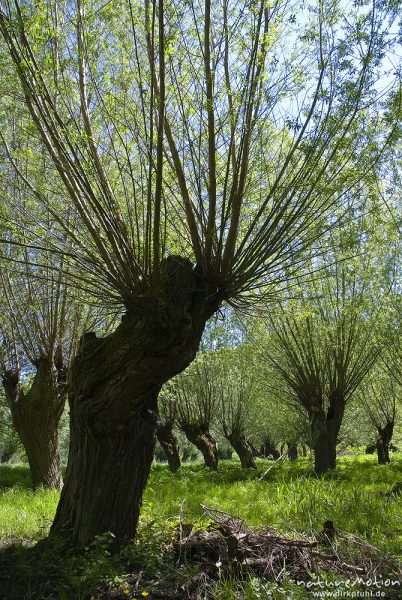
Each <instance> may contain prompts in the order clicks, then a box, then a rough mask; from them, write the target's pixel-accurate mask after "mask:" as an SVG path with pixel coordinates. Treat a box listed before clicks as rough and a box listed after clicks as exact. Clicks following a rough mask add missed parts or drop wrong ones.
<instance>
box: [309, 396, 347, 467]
mask: <svg viewBox="0 0 402 600" xmlns="http://www.w3.org/2000/svg"><path fill="white" fill-rule="evenodd" d="M344 409H345V403H344V400H343V397H342V396H341V395H338V394H335V393H334V394H333V395H332V396H331V402H330V406H329V408H328V411H327V412H325V411H324V410H323V409H316V410H314V411H313V412H312V413H311V416H310V427H311V439H312V446H313V449H314V471H315V473H316V474H317V475H321V474H322V473H325V472H326V471H329V470H332V469H335V468H336V445H337V442H338V434H339V430H340V428H341V424H342V419H343V414H344Z"/></svg>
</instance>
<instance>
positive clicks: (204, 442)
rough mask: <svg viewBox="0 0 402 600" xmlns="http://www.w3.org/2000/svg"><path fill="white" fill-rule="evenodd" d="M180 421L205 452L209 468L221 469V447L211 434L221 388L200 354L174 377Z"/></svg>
mask: <svg viewBox="0 0 402 600" xmlns="http://www.w3.org/2000/svg"><path fill="white" fill-rule="evenodd" d="M174 389H175V394H176V396H177V401H178V402H177V421H178V424H179V426H180V428H181V429H182V430H183V431H184V433H185V435H186V437H187V439H188V440H189V442H191V443H192V444H194V446H195V447H196V448H198V450H199V451H200V452H201V453H202V456H203V458H204V463H205V466H206V467H209V468H211V469H213V470H214V471H217V470H218V447H217V443H216V441H215V439H214V438H213V437H212V435H211V431H210V429H211V426H212V425H213V424H214V422H215V419H216V412H217V405H218V397H219V396H218V388H217V386H216V381H214V379H213V377H211V372H210V370H209V368H208V365H207V361H206V360H205V359H204V357H203V355H199V357H198V359H197V360H196V362H195V363H194V364H193V365H191V367H190V368H188V369H187V370H186V372H185V373H183V374H182V375H179V376H178V377H177V378H176V379H175V387H174Z"/></svg>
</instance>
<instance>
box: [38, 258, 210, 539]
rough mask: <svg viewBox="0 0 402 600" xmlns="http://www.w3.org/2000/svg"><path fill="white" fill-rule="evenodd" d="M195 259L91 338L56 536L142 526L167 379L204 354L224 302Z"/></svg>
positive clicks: (74, 374) (82, 352)
mask: <svg viewBox="0 0 402 600" xmlns="http://www.w3.org/2000/svg"><path fill="white" fill-rule="evenodd" d="M206 297H207V292H206V290H205V288H203V287H202V285H201V280H200V278H199V276H198V275H197V273H196V272H195V270H194V269H193V268H192V266H191V263H190V262H189V261H187V260H184V259H180V258H177V257H170V258H169V259H167V260H165V261H164V262H163V263H162V268H161V281H160V293H159V296H158V299H157V300H150V298H146V297H144V300H143V301H142V303H141V304H140V303H139V304H138V306H135V307H132V308H130V309H129V310H128V311H127V313H126V314H125V315H124V317H123V319H122V321H121V323H120V325H119V326H118V327H117V329H116V330H115V331H114V332H113V333H111V334H110V335H108V336H107V337H105V338H97V337H96V336H95V334H93V333H91V334H86V335H85V336H84V337H83V338H82V340H81V343H80V347H79V349H78V353H77V356H76V357H75V359H74V360H73V363H72V366H71V369H70V380H69V402H70V435H71V438H70V450H69V459H68V466H67V473H66V477H65V484H64V487H63V490H62V494H61V498H60V502H59V505H58V508H57V512H56V517H55V519H54V522H53V525H52V528H51V532H50V535H51V536H59V535H62V536H63V537H66V538H68V539H69V541H70V542H71V543H72V544H73V545H74V546H76V547H79V546H84V545H87V544H88V543H89V542H90V541H91V540H92V539H93V538H94V536H96V535H99V534H102V533H105V532H110V533H112V534H113V535H114V536H115V547H116V548H118V547H119V546H121V545H122V544H124V543H126V542H127V541H128V540H129V539H131V538H132V537H133V536H134V535H135V532H136V529H137V524H138V518H139V514H140V507H141V502H142V495H143V492H144V488H145V485H146V482H147V478H148V475H149V471H150V467H151V463H152V459H153V454H154V445H155V433H156V428H157V418H158V412H157V397H158V393H159V391H160V389H161V386H162V384H163V383H164V382H166V381H167V380H169V379H170V378H171V377H173V376H174V375H176V374H177V373H179V372H180V371H182V370H183V369H185V368H186V367H187V366H188V365H189V364H190V363H191V361H192V360H193V359H194V357H195V354H196V351H197V348H198V346H199V343H200V339H201V335H202V332H203V330H204V327H205V323H206V321H207V319H208V318H209V316H210V315H211V314H213V312H214V310H215V309H216V306H212V305H211V304H208V305H207V304H206V300H205V299H206Z"/></svg>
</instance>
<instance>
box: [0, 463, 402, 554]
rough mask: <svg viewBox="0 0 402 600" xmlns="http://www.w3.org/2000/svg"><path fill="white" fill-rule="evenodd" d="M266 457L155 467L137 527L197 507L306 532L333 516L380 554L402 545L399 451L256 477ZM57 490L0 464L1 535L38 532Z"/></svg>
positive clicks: (288, 466) (282, 468)
mask: <svg viewBox="0 0 402 600" xmlns="http://www.w3.org/2000/svg"><path fill="white" fill-rule="evenodd" d="M270 464H272V463H270V462H269V461H262V460H261V461H258V473H256V472H255V471H243V470H242V469H241V468H240V465H239V463H238V462H236V461H222V462H221V465H220V470H219V472H218V473H214V472H211V471H209V470H207V469H205V468H204V467H203V466H202V465H201V464H189V465H184V466H183V467H182V469H181V470H180V471H179V472H178V473H176V474H172V473H170V472H169V471H168V469H167V468H166V466H165V465H161V464H155V465H154V466H153V469H152V472H151V476H150V479H149V483H148V487H147V490H146V493H145V497H144V505H143V511H142V525H143V526H145V525H146V524H147V523H149V522H150V521H155V520H157V521H161V520H162V521H163V520H168V519H170V518H175V517H177V516H178V514H179V512H180V510H182V511H183V513H184V518H185V520H186V521H192V522H196V521H200V520H202V516H203V510H202V508H201V506H200V505H201V504H207V505H208V506H213V507H215V508H219V509H221V510H224V511H227V512H230V513H231V514H234V515H239V516H241V517H242V518H243V519H244V520H245V522H246V524H247V525H250V526H253V527H258V526H270V527H275V528H278V529H280V530H282V531H286V530H289V529H296V530H297V531H299V532H306V533H308V534H312V533H313V532H314V531H318V530H320V528H322V524H323V522H324V521H325V520H327V519H331V520H332V521H333V522H334V523H335V525H336V526H337V527H338V528H340V529H343V530H346V531H349V532H353V533H359V534H360V535H363V536H365V537H366V538H367V539H368V540H369V541H370V542H371V543H373V544H375V545H378V546H379V547H380V548H382V549H383V550H384V551H387V552H391V553H393V554H397V553H398V552H400V549H401V547H402V525H401V523H402V501H401V497H400V496H399V497H392V498H388V497H385V496H382V495H381V494H380V492H386V491H388V490H389V489H390V488H391V487H392V485H393V483H394V482H395V481H402V455H401V454H398V455H394V456H393V462H392V463H391V464H390V465H377V464H376V461H375V457H371V456H364V457H353V458H350V457H342V458H340V459H338V466H337V470H336V471H335V472H333V473H331V474H329V475H327V476H325V477H323V478H321V479H317V478H316V477H314V475H312V474H311V468H310V465H309V463H308V462H307V460H299V461H297V462H295V463H289V462H284V463H282V464H279V465H275V466H274V467H273V469H272V470H271V471H270V472H269V474H268V475H267V477H266V479H265V480H263V481H258V475H259V474H261V473H262V472H263V471H264V470H265V469H266V468H267V466H269V465H270ZM57 501H58V493H57V492H54V491H47V490H43V489H40V490H37V491H35V492H34V491H32V490H31V489H30V478H29V471H28V469H27V468H26V467H24V466H20V465H18V466H8V465H0V539H1V540H5V539H6V540H12V541H19V542H23V541H30V540H37V539H40V538H41V537H44V536H45V535H46V533H47V531H48V528H49V526H50V523H51V521H52V518H53V516H54V513H55V510H56V506H57Z"/></svg>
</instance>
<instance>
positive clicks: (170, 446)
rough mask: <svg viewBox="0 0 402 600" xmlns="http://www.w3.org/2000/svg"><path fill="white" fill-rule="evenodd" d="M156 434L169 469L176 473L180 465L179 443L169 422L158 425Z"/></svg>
mask: <svg viewBox="0 0 402 600" xmlns="http://www.w3.org/2000/svg"><path fill="white" fill-rule="evenodd" d="M156 436H157V438H158V441H159V443H160V445H161V446H162V448H163V451H164V453H165V454H166V458H167V461H168V465H169V469H170V470H171V471H172V473H176V471H178V470H179V469H180V467H181V462H180V455H179V444H178V442H177V439H176V437H175V435H174V434H173V430H172V426H171V425H170V424H169V423H165V424H164V425H159V426H158V429H157V432H156Z"/></svg>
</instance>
